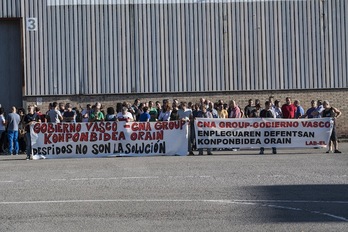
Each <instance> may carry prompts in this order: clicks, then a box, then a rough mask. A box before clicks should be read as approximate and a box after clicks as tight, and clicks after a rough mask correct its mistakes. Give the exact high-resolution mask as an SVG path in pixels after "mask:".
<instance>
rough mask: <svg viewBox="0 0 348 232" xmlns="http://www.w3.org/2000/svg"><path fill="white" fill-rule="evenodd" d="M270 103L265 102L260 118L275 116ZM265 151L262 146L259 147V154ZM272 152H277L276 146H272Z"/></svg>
mask: <svg viewBox="0 0 348 232" xmlns="http://www.w3.org/2000/svg"><path fill="white" fill-rule="evenodd" d="M271 107H272V105H271V102H270V101H266V102H265V109H263V110H261V112H260V118H275V115H274V114H273V112H272V109H271ZM264 151H265V148H264V147H260V153H259V154H260V155H263V154H264ZM272 153H273V154H277V148H276V147H272Z"/></svg>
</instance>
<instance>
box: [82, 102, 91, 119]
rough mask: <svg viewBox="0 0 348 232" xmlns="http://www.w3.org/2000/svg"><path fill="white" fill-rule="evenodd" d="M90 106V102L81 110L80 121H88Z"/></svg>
mask: <svg viewBox="0 0 348 232" xmlns="http://www.w3.org/2000/svg"><path fill="white" fill-rule="evenodd" d="M91 110H92V107H91V104H87V105H86V108H85V109H83V110H82V112H81V114H82V122H88V119H89V116H90V113H91Z"/></svg>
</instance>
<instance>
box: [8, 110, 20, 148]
mask: <svg viewBox="0 0 348 232" xmlns="http://www.w3.org/2000/svg"><path fill="white" fill-rule="evenodd" d="M10 111H11V113H9V114H8V115H7V119H6V125H7V137H8V143H9V144H8V152H9V155H12V154H13V150H14V152H15V154H16V155H18V152H19V144H18V126H19V123H20V122H21V119H20V117H19V115H18V114H17V109H16V107H14V106H12V107H11V110H10ZM13 146H14V147H13Z"/></svg>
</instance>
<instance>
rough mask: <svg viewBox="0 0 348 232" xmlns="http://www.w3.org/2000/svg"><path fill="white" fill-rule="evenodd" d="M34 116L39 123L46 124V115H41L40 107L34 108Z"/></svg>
mask: <svg viewBox="0 0 348 232" xmlns="http://www.w3.org/2000/svg"><path fill="white" fill-rule="evenodd" d="M35 114H36V115H37V116H38V117H39V119H40V122H46V121H47V120H46V115H44V114H43V113H41V111H40V107H38V106H36V107H35Z"/></svg>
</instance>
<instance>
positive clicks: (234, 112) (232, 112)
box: [228, 100, 242, 118]
mask: <svg viewBox="0 0 348 232" xmlns="http://www.w3.org/2000/svg"><path fill="white" fill-rule="evenodd" d="M228 111H229V112H228V117H229V118H241V117H242V115H241V112H240V108H239V107H238V105H237V104H236V102H235V101H234V100H231V101H230V108H229V110H228Z"/></svg>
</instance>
